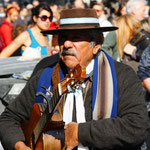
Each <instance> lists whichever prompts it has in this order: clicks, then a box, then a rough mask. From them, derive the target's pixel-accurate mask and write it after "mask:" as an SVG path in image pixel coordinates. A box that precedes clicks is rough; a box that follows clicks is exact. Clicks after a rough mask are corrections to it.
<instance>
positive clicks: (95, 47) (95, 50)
mask: <svg viewBox="0 0 150 150" xmlns="http://www.w3.org/2000/svg"><path fill="white" fill-rule="evenodd" d="M99 49H100V44H97V45H95V46H94V48H93V55H96V54H97V52H98V50H99Z"/></svg>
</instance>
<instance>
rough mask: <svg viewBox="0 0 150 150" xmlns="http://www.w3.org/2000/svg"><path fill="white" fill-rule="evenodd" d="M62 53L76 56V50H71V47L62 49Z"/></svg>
mask: <svg viewBox="0 0 150 150" xmlns="http://www.w3.org/2000/svg"><path fill="white" fill-rule="evenodd" d="M62 55H63V56H64V55H73V56H77V52H76V51H74V50H72V49H63V51H62Z"/></svg>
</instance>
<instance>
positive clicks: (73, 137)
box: [64, 122, 79, 150]
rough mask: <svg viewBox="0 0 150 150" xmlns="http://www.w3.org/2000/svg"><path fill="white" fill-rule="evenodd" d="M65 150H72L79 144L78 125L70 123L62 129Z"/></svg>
mask: <svg viewBox="0 0 150 150" xmlns="http://www.w3.org/2000/svg"><path fill="white" fill-rule="evenodd" d="M64 129H65V145H66V150H72V149H73V148H74V147H76V146H77V145H78V144H79V141H78V123H75V122H71V123H69V124H67V125H65V127H64Z"/></svg>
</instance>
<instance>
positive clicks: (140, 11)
mask: <svg viewBox="0 0 150 150" xmlns="http://www.w3.org/2000/svg"><path fill="white" fill-rule="evenodd" d="M132 12H133V15H134V16H135V17H136V18H137V19H138V20H143V19H144V18H145V16H146V5H145V4H144V2H141V4H140V8H139V9H137V8H134V9H133V11H132Z"/></svg>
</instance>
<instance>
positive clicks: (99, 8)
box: [93, 5, 104, 18]
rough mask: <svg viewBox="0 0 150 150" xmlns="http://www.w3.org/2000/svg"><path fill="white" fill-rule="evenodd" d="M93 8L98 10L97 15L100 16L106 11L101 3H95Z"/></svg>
mask: <svg viewBox="0 0 150 150" xmlns="http://www.w3.org/2000/svg"><path fill="white" fill-rule="evenodd" d="M93 9H95V10H96V13H97V16H98V17H99V18H100V17H101V15H102V14H103V13H104V12H103V8H102V6H100V5H94V6H93Z"/></svg>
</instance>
